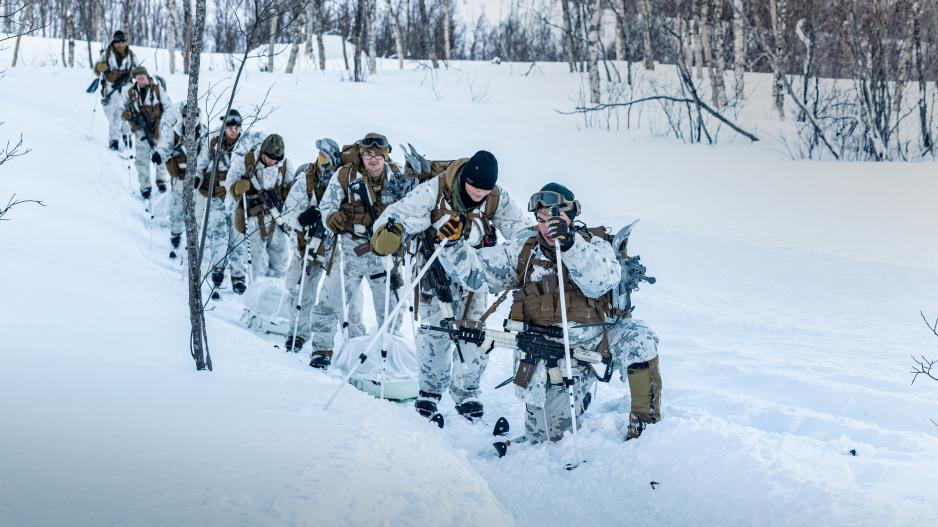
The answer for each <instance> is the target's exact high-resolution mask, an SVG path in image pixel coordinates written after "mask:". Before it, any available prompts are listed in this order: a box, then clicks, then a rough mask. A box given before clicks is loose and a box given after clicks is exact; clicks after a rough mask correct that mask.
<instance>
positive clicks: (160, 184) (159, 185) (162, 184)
mask: <svg viewBox="0 0 938 527" xmlns="http://www.w3.org/2000/svg"><path fill="white" fill-rule="evenodd" d="M156 188H157V190H159V191H160V194H162V193H164V192H166V182H165V181H163V180H162V179H157V180H156Z"/></svg>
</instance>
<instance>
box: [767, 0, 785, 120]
mask: <svg viewBox="0 0 938 527" xmlns="http://www.w3.org/2000/svg"><path fill="white" fill-rule="evenodd" d="M787 4H788V0H769V16H771V17H772V34H773V36H774V38H775V54H774V55H775V56H774V60H773V61H772V77H773V82H772V101H773V103H774V105H775V111H776V112H778V118H779V119H781V120H782V121H784V120H785V79H784V78H783V76H784V75H785V64H786V62H787V61H786V60H785V18H786V15H787V8H788V5H787Z"/></svg>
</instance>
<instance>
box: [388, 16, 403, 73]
mask: <svg viewBox="0 0 938 527" xmlns="http://www.w3.org/2000/svg"><path fill="white" fill-rule="evenodd" d="M387 3H388V15H389V17H390V19H391V30H392V31H394V47H395V48H396V50H397V65H398V67H399V68H400V69H404V37H403V35H401V23H400V20H398V18H397V14H398V11H395V10H394V2H393V0H387Z"/></svg>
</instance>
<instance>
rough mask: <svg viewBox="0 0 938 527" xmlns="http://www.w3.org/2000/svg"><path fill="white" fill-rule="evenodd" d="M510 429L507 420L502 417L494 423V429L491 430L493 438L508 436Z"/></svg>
mask: <svg viewBox="0 0 938 527" xmlns="http://www.w3.org/2000/svg"><path fill="white" fill-rule="evenodd" d="M510 429H511V427H510V426H509V424H508V419H505V418H504V417H499V418H498V421H496V422H495V428H493V429H492V435H493V436H504V435H508V432H509V430H510Z"/></svg>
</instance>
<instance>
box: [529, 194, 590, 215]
mask: <svg viewBox="0 0 938 527" xmlns="http://www.w3.org/2000/svg"><path fill="white" fill-rule="evenodd" d="M552 207H557V208H558V209H559V210H563V211H568V210H572V211H573V212H574V214H577V215H579V214H580V202H579V201H577V200H573V201H567V200H566V199H565V198H564V197H563V195H562V194H560V193H559V192H554V191H552V190H542V191H540V192H535V193H534V195H532V196H531V199H530V200H528V212H537V211H538V210H540V209H544V208H552Z"/></svg>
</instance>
